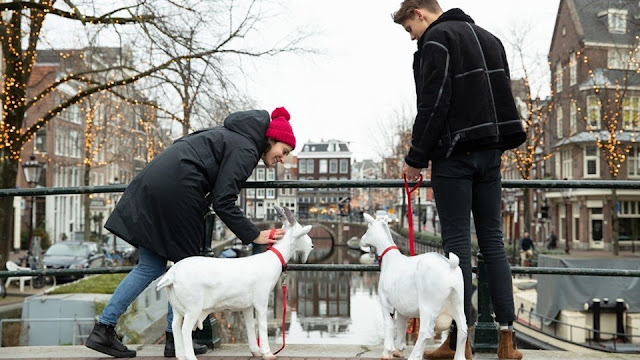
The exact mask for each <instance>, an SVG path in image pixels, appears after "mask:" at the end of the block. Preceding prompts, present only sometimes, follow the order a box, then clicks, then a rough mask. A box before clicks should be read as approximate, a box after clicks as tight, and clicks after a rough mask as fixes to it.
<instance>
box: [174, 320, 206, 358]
mask: <svg viewBox="0 0 640 360" xmlns="http://www.w3.org/2000/svg"><path fill="white" fill-rule="evenodd" d="M199 315H200V313H196V314H193V313H186V314H184V318H183V319H182V329H180V333H179V334H176V333H175V332H174V333H173V339H174V341H175V339H176V338H177V337H178V336H180V335H182V336H180V337H181V338H182V339H181V340H182V344H183V347H184V355H185V359H186V360H197V358H196V354H195V352H194V351H193V341H192V339H191V332H192V331H193V327H194V326H195V325H196V323H197V322H198V317H199ZM171 326H173V325H171ZM176 350H177V348H176Z"/></svg>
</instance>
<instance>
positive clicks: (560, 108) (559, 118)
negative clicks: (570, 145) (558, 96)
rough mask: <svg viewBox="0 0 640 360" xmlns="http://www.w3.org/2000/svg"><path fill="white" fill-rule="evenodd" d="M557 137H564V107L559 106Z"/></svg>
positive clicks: (557, 111)
mask: <svg viewBox="0 0 640 360" xmlns="http://www.w3.org/2000/svg"><path fill="white" fill-rule="evenodd" d="M556 135H557V136H558V137H559V138H561V137H562V107H561V106H558V109H557V110H556Z"/></svg>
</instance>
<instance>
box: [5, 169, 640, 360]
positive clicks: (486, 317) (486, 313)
mask: <svg viewBox="0 0 640 360" xmlns="http://www.w3.org/2000/svg"><path fill="white" fill-rule="evenodd" d="M411 184H412V185H415V182H412V183H411ZM421 186H422V187H431V182H430V181H429V180H426V181H424V182H423V184H422V185H421ZM403 187H404V181H402V180H298V181H249V182H247V183H246V184H245V188H249V189H251V188H403ZM502 187H503V188H533V189H536V188H545V189H554V188H555V189H567V188H572V189H579V188H581V189H640V181H634V180H622V181H606V180H503V181H502ZM126 188H127V185H105V186H81V187H59V188H29V189H0V197H9V196H47V195H73V194H90V193H116V192H123V191H124V190H125V189H126ZM214 222H215V215H214V214H210V216H208V217H207V231H206V233H205V238H204V239H203V248H202V254H203V255H207V256H212V255H213V252H212V251H211V248H210V247H209V245H208V244H207V241H206V239H211V235H212V232H213V227H214ZM477 264H478V265H477V266H476V267H474V268H473V271H474V272H476V274H477V275H478V323H477V324H476V330H475V333H476V335H475V344H474V348H475V349H476V351H479V352H488V351H495V350H496V349H497V346H498V332H497V329H496V326H495V323H494V321H493V317H492V315H491V300H490V298H489V291H488V284H487V282H486V272H485V269H484V262H483V260H482V255H481V254H478V262H477ZM288 268H289V270H291V271H379V268H378V266H377V265H344V264H339V265H338V264H336V265H326V264H291V265H289V267H288ZM132 269H133V267H131V266H122V267H109V268H91V269H84V270H72V269H55V270H53V269H51V270H48V269H43V270H20V271H0V279H4V278H7V277H10V276H39V275H43V276H58V275H78V274H114V273H127V272H129V271H131V270H132ZM511 269H512V273H513V274H553V275H577V276H623V277H640V270H619V269H585V268H580V269H567V268H532V267H512V268H511ZM207 323H208V322H207ZM209 331H210V330H209ZM203 336H204V338H205V342H206V340H207V339H206V338H207V337H208V339H209V340H210V339H211V338H212V335H211V334H210V333H209V334H206V333H205V334H204V335H203Z"/></svg>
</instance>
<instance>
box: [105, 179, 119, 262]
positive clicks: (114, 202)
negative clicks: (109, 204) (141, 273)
mask: <svg viewBox="0 0 640 360" xmlns="http://www.w3.org/2000/svg"><path fill="white" fill-rule="evenodd" d="M109 185H120V180H118V177H117V176H116V177H114V178H113V181H109ZM112 196H113V209H114V210H115V208H116V205H118V200H120V194H112ZM100 229H102V228H100ZM106 242H107V241H106V240H105V244H104V245H105V246H106V245H107V244H106ZM100 243H102V238H100ZM116 246H117V243H116V234H113V251H116Z"/></svg>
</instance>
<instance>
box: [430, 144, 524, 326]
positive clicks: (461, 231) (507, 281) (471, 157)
mask: <svg viewBox="0 0 640 360" xmlns="http://www.w3.org/2000/svg"><path fill="white" fill-rule="evenodd" d="M501 155H502V151H501V150H483V151H477V152H472V153H463V154H453V155H451V156H450V157H449V158H446V159H441V160H436V161H433V162H432V166H433V167H432V169H431V184H432V186H433V192H434V196H435V200H436V206H437V208H438V214H439V216H440V224H441V227H442V246H443V248H444V251H445V253H447V254H448V253H449V252H453V253H454V254H456V255H457V256H458V257H459V258H460V268H461V269H462V274H463V276H464V313H465V315H466V316H467V323H468V325H473V319H471V316H470V315H471V295H472V284H471V256H472V254H471V216H470V215H471V212H472V211H473V219H474V223H475V226H476V234H477V235H478V245H479V246H480V252H481V253H482V256H483V257H484V261H485V264H486V269H487V274H488V279H487V280H488V283H489V292H490V294H491V301H492V303H493V308H494V311H495V315H496V321H497V322H499V323H508V322H510V321H513V320H515V313H514V305H513V289H512V287H511V286H512V284H511V267H510V266H509V261H508V258H507V253H506V252H505V250H504V244H503V242H502V227H501V215H500V205H501V186H502V184H501V176H500V156H501ZM473 255H475V254H473Z"/></svg>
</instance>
